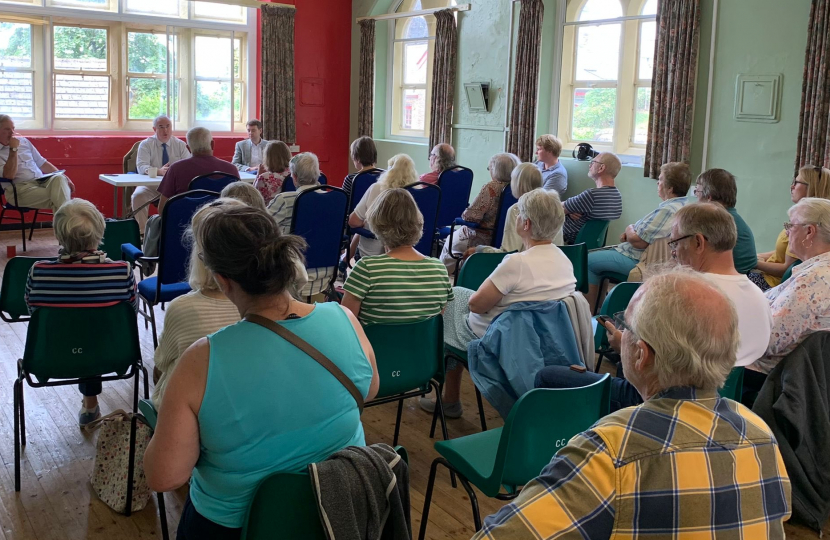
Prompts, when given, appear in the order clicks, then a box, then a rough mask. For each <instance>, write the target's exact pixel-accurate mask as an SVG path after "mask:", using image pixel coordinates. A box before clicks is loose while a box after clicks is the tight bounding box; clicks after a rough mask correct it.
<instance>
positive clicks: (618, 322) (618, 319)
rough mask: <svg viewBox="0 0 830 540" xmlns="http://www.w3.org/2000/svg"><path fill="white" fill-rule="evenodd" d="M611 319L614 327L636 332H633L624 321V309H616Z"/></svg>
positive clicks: (623, 330) (622, 330) (621, 330)
mask: <svg viewBox="0 0 830 540" xmlns="http://www.w3.org/2000/svg"><path fill="white" fill-rule="evenodd" d="M613 319H614V328H616V329H617V330H619V331H620V332H625V331H626V330H628V331H629V332H631V333H632V334H636V332H634V329H633V328H631V327H630V326H629V325H628V323H627V322H625V311H618V312H616V313H614V317H613Z"/></svg>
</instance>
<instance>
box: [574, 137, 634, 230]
mask: <svg viewBox="0 0 830 540" xmlns="http://www.w3.org/2000/svg"><path fill="white" fill-rule="evenodd" d="M621 168H622V163H620V159H619V158H618V157H617V156H615V155H614V154H612V153H611V152H603V153H601V154H599V155H598V156H597V157H595V158H594V159H593V161H591V164H590V165H589V166H588V176H589V177H590V178H591V180H593V181H594V183H595V184H596V186H597V187H595V188H591V189H586V190H585V191H583V192H582V193H580V194H579V195H576V196H575V197H571V198H570V199H568V200H566V201H565V202H563V203H562V205H563V206H564V207H565V225H564V226H563V228H562V233H563V237H564V239H565V243H566V244H568V245H572V244H573V243H574V242H575V241H576V237H577V235H578V234H579V230H580V229H581V228H582V226H583V225H585V224H586V223H588V221H590V220H592V219H600V220H604V221H613V220H615V219H619V217H620V216H621V215H622V196H620V190H618V189H617V186H615V185H614V179H615V178H617V175H618V174H619V173H620V169H621Z"/></svg>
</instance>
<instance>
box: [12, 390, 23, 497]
mask: <svg viewBox="0 0 830 540" xmlns="http://www.w3.org/2000/svg"><path fill="white" fill-rule="evenodd" d="M20 385H21V382H20V380H19V379H18V380H15V381H14V386H13V388H14V389H13V391H12V393H13V394H14V490H15V491H20Z"/></svg>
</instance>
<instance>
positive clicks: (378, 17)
mask: <svg viewBox="0 0 830 540" xmlns="http://www.w3.org/2000/svg"><path fill="white" fill-rule="evenodd" d="M445 9H451V10H453V11H470V10H471V9H473V6H472V4H461V5H458V6H451V7H448V8H432V9H422V10H420V11H407V12H406V13H387V14H385V15H375V16H374V17H358V18H357V19H356V22H360V21H365V20H369V19H374V20H376V21H388V20H392V19H406V18H407V17H418V16H419V15H432V14H433V13H435V12H437V11H443V10H445Z"/></svg>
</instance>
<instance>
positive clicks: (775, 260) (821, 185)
mask: <svg viewBox="0 0 830 540" xmlns="http://www.w3.org/2000/svg"><path fill="white" fill-rule="evenodd" d="M804 197H818V198H821V199H830V170H828V169H823V168H821V167H816V166H814V165H807V166H805V167H801V169H799V171H798V176H796V177H795V179H794V180H793V182H792V184H791V185H790V199H791V200H792V201H793V203H798V201H800V200H801V199H803V198H804ZM789 243H790V241H789V237H788V236H787V231H781V233H780V234H779V235H778V239H777V240H776V241H775V251H768V252H766V253H759V254H758V265H757V266H756V267H755V268H756V270H758V271H757V272H750V273H749V279H750V280H752V282H753V283H754V284H756V285H758V287H760V288H761V290H762V291H767V290H769V289H771V288H772V287H776V286H778V285H779V284H780V283H781V277H782V276H783V275H784V272H786V271H787V268H789V267H790V266H792V265H793V263H795V261H796V260H798V259H797V258H796V257H795V256H794V255H793V254H792V253H791V252H790V251H789V249H788V247H789Z"/></svg>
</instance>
